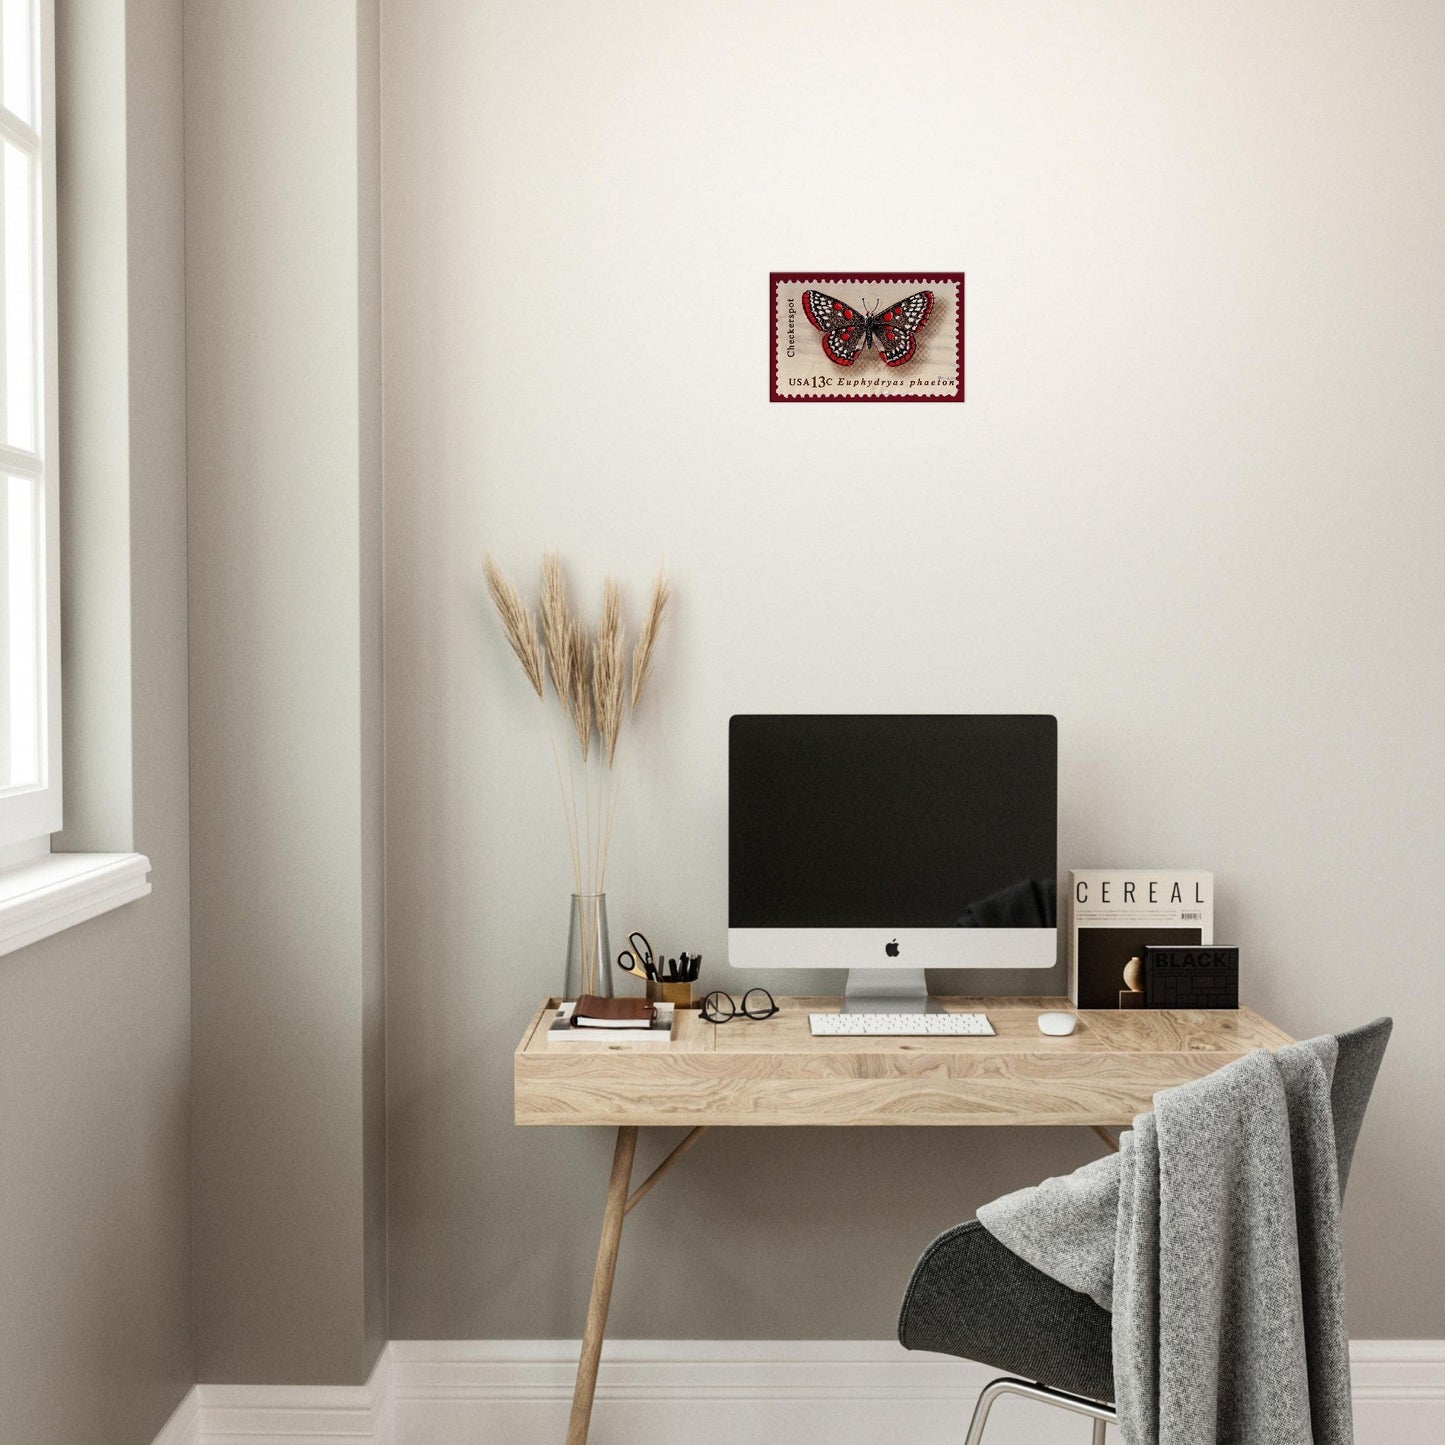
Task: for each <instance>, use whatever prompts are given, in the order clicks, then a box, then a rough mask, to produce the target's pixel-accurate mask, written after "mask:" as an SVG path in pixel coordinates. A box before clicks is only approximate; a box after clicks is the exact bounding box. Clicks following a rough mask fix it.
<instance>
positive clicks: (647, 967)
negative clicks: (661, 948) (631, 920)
mask: <svg viewBox="0 0 1445 1445" xmlns="http://www.w3.org/2000/svg"><path fill="white" fill-rule="evenodd" d="M627 943H628V947H627V948H624V949H623V950H622V952H621V953H619V954H618V955H617V966H618V968H620V969H621V970H622V971H623V973H630V974H633V975H634V976H635V977H637V978H645V979H647V980H648V982H649V983H652V982H655V981H656V979H657V965H656V964H655V963H654V962H653V957H652V945H651V944H650V943H649V942H648V941H647V936H646V934H642V933H629V934H628V935H627Z"/></svg>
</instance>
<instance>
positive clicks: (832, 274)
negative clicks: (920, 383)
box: [768, 267, 965, 402]
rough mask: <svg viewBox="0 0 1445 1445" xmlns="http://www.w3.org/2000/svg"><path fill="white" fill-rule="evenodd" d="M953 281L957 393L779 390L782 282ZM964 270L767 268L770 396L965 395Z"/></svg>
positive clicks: (883, 398) (865, 398) (824, 399)
mask: <svg viewBox="0 0 1445 1445" xmlns="http://www.w3.org/2000/svg"><path fill="white" fill-rule="evenodd" d="M915 277H916V278H917V279H918V280H920V281H952V282H956V283H957V284H958V317H957V319H956V321H955V322H954V329H955V333H956V334H955V336H954V346H955V348H956V349H957V352H958V394H957V395H956V396H860V395H857V394H852V393H850V394H848V395H840V396H783V395H781V394H780V393H779V391H778V313H777V295H778V287H779V286H780V285H788V284H799V285H800V284H801V283H802V282H804V281H817V282H820V283H831V284H833V285H835V286H846V285H847V284H848V283H849V282H851V281H879V282H884V281H898V280H905V279H906V280H912V279H913V278H915ZM963 278H964V273H963V272H962V271H934V270H931V269H929V268H927V267H924V268H921V269H919V270H916V271H908V270H897V271H821V270H820V271H769V272H768V400H769V401H782V402H795V401H822V402H833V401H845V402H846V401H864V402H868V401H962V400H963V399H964V344H963V337H964V306H965V300H964V282H963Z"/></svg>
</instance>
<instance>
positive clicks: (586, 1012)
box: [572, 993, 657, 1029]
mask: <svg viewBox="0 0 1445 1445" xmlns="http://www.w3.org/2000/svg"><path fill="white" fill-rule="evenodd" d="M656 1017H657V1011H656V1009H655V1008H654V1007H653V1004H652V1000H651V999H646V998H601V997H599V996H598V995H597V994H595V993H584V994H583V995H582V997H581V998H579V999H578V1000H577V1003H576V1005H575V1007H574V1008H573V1010H572V1027H573V1028H577V1029H645V1028H649V1027H650V1026H651V1024H652V1021H653V1019H655V1018H656Z"/></svg>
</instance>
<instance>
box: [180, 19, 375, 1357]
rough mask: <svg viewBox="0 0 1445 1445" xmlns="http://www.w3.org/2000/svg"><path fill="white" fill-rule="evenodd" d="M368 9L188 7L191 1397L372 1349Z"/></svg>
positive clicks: (371, 124) (371, 97) (371, 93)
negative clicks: (219, 1384)
mask: <svg viewBox="0 0 1445 1445" xmlns="http://www.w3.org/2000/svg"><path fill="white" fill-rule="evenodd" d="M376 30H377V20H376V7H375V0H370V3H369V4H368V3H362V4H360V5H358V4H357V3H356V0H313V3H311V4H308V5H306V6H304V7H298V6H296V5H294V4H292V3H290V0H248V3H246V4H235V3H232V0H193V3H190V4H188V5H187V7H186V26H185V76H186V191H185V195H186V335H187V380H188V398H187V400H188V464H189V487H190V517H189V545H190V704H191V709H190V720H191V749H192V758H193V764H194V766H193V774H192V800H191V801H192V815H191V816H192V854H191V858H192V873H191V878H192V886H193V899H194V904H193V909H192V937H193V949H192V987H193V992H194V999H195V1009H194V1028H195V1068H194V1081H193V1087H194V1100H195V1103H194V1129H193V1135H192V1139H193V1146H192V1147H193V1181H194V1183H193V1190H194V1202H195V1235H194V1278H195V1320H196V1363H197V1376H198V1378H199V1379H201V1380H204V1381H255V1382H264V1383H286V1382H291V1381H300V1382H305V1383H310V1384H315V1383H323V1382H337V1383H345V1382H352V1381H358V1380H362V1379H364V1378H365V1377H366V1375H367V1373H368V1372H369V1370H370V1368H371V1366H372V1364H373V1363H374V1362H375V1359H376V1356H377V1354H378V1353H379V1351H380V1349H381V1346H382V1344H383V1342H384V1338H385V1280H384V1270H385V1227H386V1226H385V1193H384V1187H385V1166H384V1153H385V1139H384V1127H383V1123H384V1115H383V1108H382V1101H383V1099H384V1088H385V1084H384V1054H383V1028H384V1020H383V1010H382V1001H383V990H382V977H381V970H382V934H381V917H382V896H381V845H382V836H381V815H382V805H381V715H380V700H381V690H380V670H381V654H380V647H381V622H380V605H381V589H380V563H381V550H380V549H381V533H380V523H381V517H380V470H379V467H380V432H379V427H380V412H379V400H380V397H379V388H380V372H379V353H378V347H377V343H376V334H377V330H378V327H379V304H380V303H379V293H378V282H379V276H378V270H377V234H376V233H377V227H378V224H379V213H378V209H377V188H378V176H377V169H376V166H377V144H378V142H377V139H376V127H377V121H378V117H377V84H378V80H377V74H376V67H377V63H378V62H377V48H376V47H377V34H376Z"/></svg>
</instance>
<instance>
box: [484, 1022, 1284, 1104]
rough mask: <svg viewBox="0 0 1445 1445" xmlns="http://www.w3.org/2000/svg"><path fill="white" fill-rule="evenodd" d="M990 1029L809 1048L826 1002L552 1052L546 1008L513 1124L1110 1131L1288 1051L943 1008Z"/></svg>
mask: <svg viewBox="0 0 1445 1445" xmlns="http://www.w3.org/2000/svg"><path fill="white" fill-rule="evenodd" d="M938 1002H939V1003H940V1004H941V1005H942V1006H943V1007H944V1008H946V1009H949V1010H951V1011H963V1012H968V1011H975V1012H979V1013H984V1014H987V1015H988V1017H989V1021H990V1022H991V1023H992V1024H993V1026H994V1029H995V1030H996V1036H995V1037H992V1038H978V1037H972V1038H969V1037H953V1038H943V1037H932V1038H876V1037H874V1038H858V1037H851V1038H838V1037H825V1038H814V1037H813V1036H812V1034H811V1033H810V1032H809V1031H808V1013H809V1011H810V1010H813V1011H835V1010H836V1009H837V1008H838V1003H839V1001H838V999H837V998H808V997H802V998H786V997H780V998H779V999H778V1003H779V1005H780V1006H781V1010H782V1011H781V1012H780V1013H779V1014H777V1015H776V1016H775V1017H774V1018H770V1019H763V1020H758V1021H752V1020H746V1019H736V1020H734V1021H732V1022H731V1023H726V1024H709V1023H705V1022H704V1021H703V1019H702V1017H701V1015H700V1014H699V1013H698V1012H697V1011H696V1010H691V1009H690V1010H683V1009H679V1010H678V1021H677V1023H676V1025H675V1027H674V1030H673V1040H672V1042H671V1043H670V1044H667V1045H661V1044H619V1043H609V1042H607V1041H606V1040H605V1039H604V1040H599V1042H597V1043H596V1044H591V1043H588V1044H557V1045H549V1044H548V1043H547V1040H546V1025H547V1023H548V1022H550V1020H551V1018H552V1014H553V1011H554V1010H555V1009H556V1007H557V1000H556V999H548V1000H547V1001H546V1002H545V1003H544V1004H543V1005H542V1006H541V1007H540V1008H539V1009H538V1010H537V1012H536V1013H535V1014H533V1016H532V1019H531V1021H530V1022H529V1023H528V1025H527V1028H526V1032H525V1033H524V1034H523V1035H522V1041H521V1043H520V1044H519V1045H518V1046H517V1051H516V1054H515V1056H514V1069H513V1078H514V1086H515V1104H516V1122H517V1123H518V1124H607V1125H639V1126H649V1127H651V1126H671V1125H682V1126H685V1127H695V1126H699V1125H703V1126H714V1125H735V1126H784V1125H863V1124H874V1125H909V1124H912V1125H922V1124H928V1125H940V1124H941V1125H982V1124H1052V1125H1061V1124H1083V1125H1106V1126H1120V1125H1126V1124H1130V1123H1132V1122H1133V1120H1134V1117H1135V1116H1136V1115H1137V1114H1141V1113H1145V1112H1147V1111H1148V1110H1149V1109H1150V1108H1152V1107H1153V1096H1154V1094H1155V1092H1156V1091H1157V1090H1159V1089H1165V1088H1169V1087H1171V1086H1172V1085H1175V1084H1183V1083H1187V1082H1188V1081H1189V1080H1190V1079H1197V1078H1199V1077H1201V1076H1202V1075H1204V1074H1208V1073H1212V1072H1213V1071H1214V1070H1215V1069H1217V1068H1219V1067H1221V1066H1222V1065H1224V1064H1227V1063H1230V1062H1232V1061H1233V1060H1234V1059H1237V1058H1240V1057H1241V1056H1242V1055H1244V1054H1247V1053H1249V1052H1250V1051H1251V1050H1252V1049H1258V1048H1266V1049H1275V1048H1278V1047H1279V1046H1280V1045H1281V1044H1287V1043H1289V1042H1290V1041H1291V1040H1290V1037H1289V1035H1288V1034H1286V1033H1284V1032H1283V1031H1282V1030H1280V1029H1278V1028H1276V1027H1275V1026H1274V1025H1273V1024H1271V1023H1270V1022H1269V1021H1268V1020H1267V1019H1263V1018H1261V1017H1260V1016H1259V1015H1258V1014H1256V1013H1253V1012H1251V1011H1250V1010H1249V1009H1239V1010H1196V1009H1188V1010H1185V1009H1178V1010H1176V1009H1133V1010H1122V1011H1116V1010H1081V1011H1079V1012H1078V1017H1079V1024H1078V1027H1077V1028H1076V1029H1075V1031H1074V1032H1073V1033H1072V1034H1070V1035H1069V1036H1068V1037H1067V1038H1050V1037H1047V1036H1045V1035H1044V1034H1041V1033H1040V1032H1039V1030H1038V1025H1037V1023H1036V1020H1037V1018H1038V1015H1039V1014H1040V1013H1041V1012H1044V1011H1045V1010H1055V1009H1056V1010H1062V1011H1065V1012H1074V1010H1073V1009H1072V1008H1071V1007H1070V1005H1069V1002H1068V1000H1067V999H1064V998H946V999H940V1000H938Z"/></svg>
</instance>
